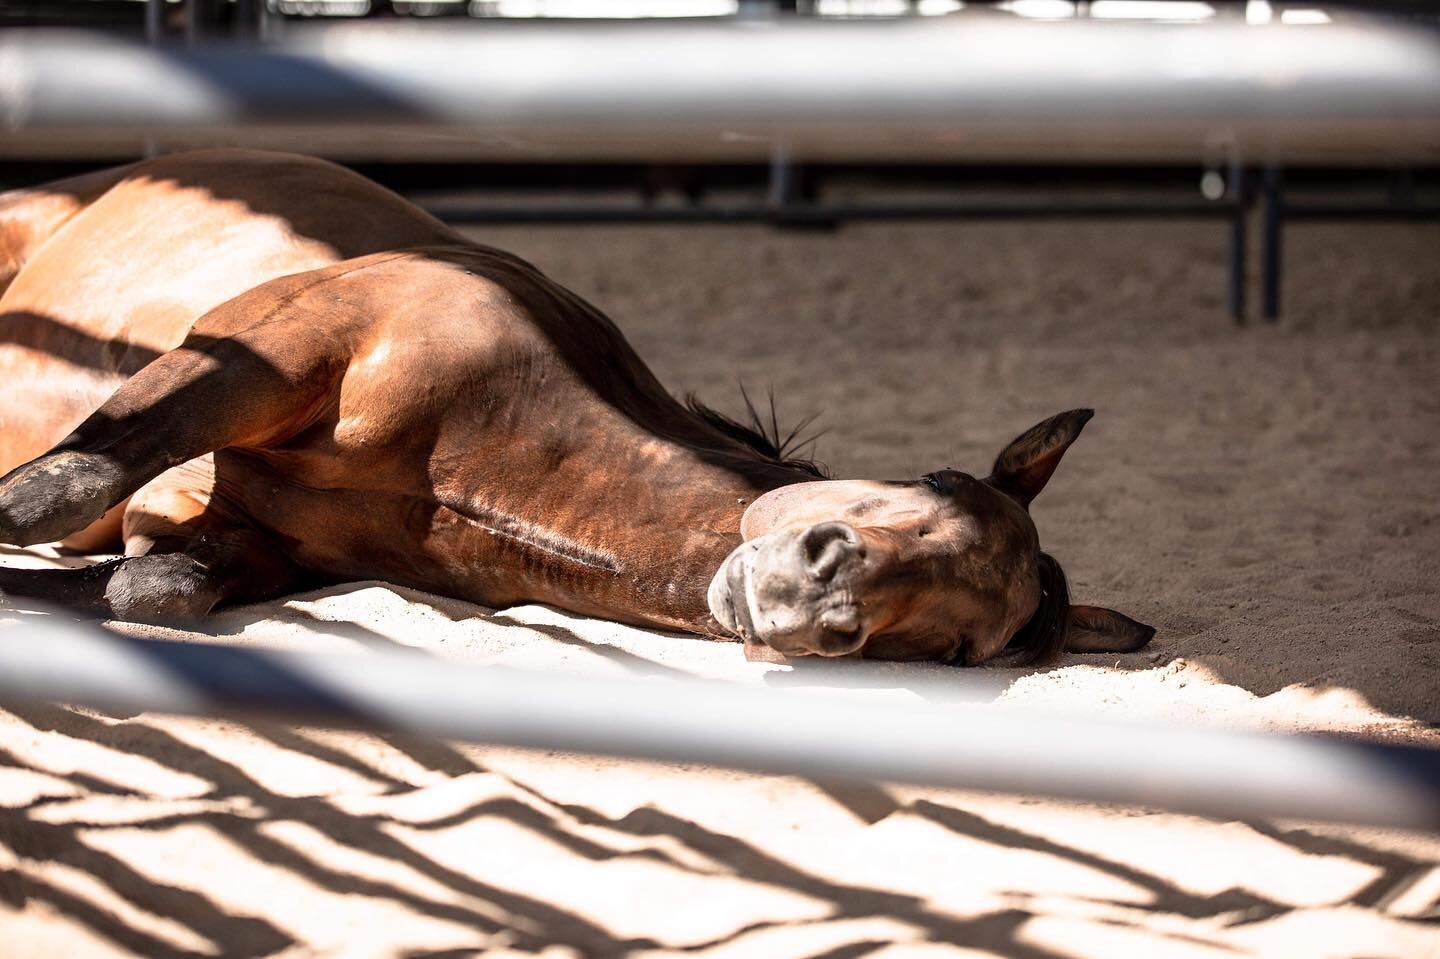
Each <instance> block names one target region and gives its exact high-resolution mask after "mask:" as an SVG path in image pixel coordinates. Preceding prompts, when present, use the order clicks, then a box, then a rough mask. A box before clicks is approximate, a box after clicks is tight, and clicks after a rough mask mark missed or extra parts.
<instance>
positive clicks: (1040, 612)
mask: <svg viewBox="0 0 1440 959" xmlns="http://www.w3.org/2000/svg"><path fill="white" fill-rule="evenodd" d="M0 383H3V394H0V470H9V472H8V474H7V475H5V476H4V478H3V479H0V542H3V543H10V544H17V545H28V544H32V543H42V542H49V541H53V540H63V542H64V543H65V544H66V545H68V546H70V547H72V548H75V549H81V550H89V551H103V550H105V549H107V548H113V547H114V545H115V544H117V542H118V541H119V540H121V539H123V544H124V554H125V555H124V557H123V558H121V559H116V560H112V561H109V562H105V563H101V564H99V565H97V566H93V567H89V568H87V569H83V570H18V569H5V570H0V590H6V591H9V592H10V593H12V594H15V595H20V596H30V597H35V598H40V599H46V600H50V601H52V602H60V603H64V604H66V605H68V606H70V607H73V608H75V609H78V610H82V611H85V612H88V613H90V614H94V615H102V616H110V617H116V618H120V619H127V620H139V621H152V622H165V621H175V620H184V619H188V618H193V617H197V616H201V615H204V614H205V613H207V612H209V611H210V610H211V609H212V608H214V607H215V606H217V605H219V604H226V603H241V602H253V601H259V600H264V599H269V598H272V597H275V596H279V595H282V594H284V593H286V592H292V591H295V590H297V589H300V588H304V587H306V586H310V585H314V584H316V583H318V582H326V581H329V582H334V581H342V580H355V579H384V580H389V581H391V582H396V583H402V584H405V585H408V586H413V587H417V588H420V589H424V590H429V591H432V592H437V593H444V594H448V595H451V596H456V597H461V598H464V599H468V600H473V601H475V602H478V603H484V604H486V605H489V606H504V605H508V604H513V603H519V602H524V601H538V602H543V603H550V604H553V605H555V606H559V607H562V608H564V609H568V610H573V611H575V612H579V613H583V614H586V615H591V616H598V617H603V618H606V619H613V620H619V621H622V622H627V623H636V624H643V625H651V626H661V627H668V628H675V629H681V630H687V631H690V632H694V633H701V634H708V635H711V636H723V637H730V638H733V637H740V638H741V639H743V640H744V641H746V642H747V643H749V644H753V645H755V646H756V647H759V646H761V645H763V646H765V647H769V650H770V651H773V652H775V653H779V654H781V655H787V656H798V655H820V656H844V655H851V654H855V655H862V656H864V657H867V658H879V659H931V660H942V661H945V662H963V663H978V662H981V661H983V660H986V659H989V658H990V657H993V656H995V655H997V654H999V653H1001V652H1002V651H1004V650H1007V649H1008V650H1009V651H1010V652H1018V653H1021V654H1023V657H1024V658H1025V659H1027V660H1029V661H1043V660H1048V659H1053V658H1054V657H1055V656H1056V655H1058V654H1059V653H1060V652H1061V651H1062V650H1063V649H1066V648H1069V649H1072V650H1080V651H1129V650H1134V649H1138V648H1139V647H1141V646H1143V645H1144V644H1145V643H1146V642H1147V641H1148V640H1149V639H1150V637H1151V636H1152V635H1153V633H1154V630H1153V629H1151V628H1150V627H1148V626H1143V625H1141V624H1139V623H1136V622H1134V621H1133V620H1130V619H1128V618H1126V617H1124V616H1122V615H1120V614H1118V613H1115V612H1112V611H1110V610H1104V609H1100V608H1098V607H1089V606H1070V605H1069V600H1068V594H1067V589H1066V585H1065V579H1064V575H1063V574H1062V573H1061V571H1060V569H1059V567H1058V566H1057V565H1056V564H1055V562H1054V561H1053V560H1052V559H1050V558H1049V557H1048V556H1047V555H1046V554H1044V553H1042V552H1040V549H1039V541H1038V538H1037V535H1036V531H1035V526H1034V524H1033V523H1032V522H1031V520H1030V516H1029V513H1028V511H1027V507H1028V504H1029V503H1030V501H1031V500H1032V499H1033V498H1034V497H1035V495H1036V494H1038V493H1039V492H1040V490H1041V489H1042V488H1043V487H1044V486H1045V483H1046V481H1048V480H1049V479H1050V475H1051V474H1052V473H1053V472H1054V471H1055V467H1056V465H1057V464H1058V463H1059V461H1060V457H1061V456H1062V455H1063V454H1064V452H1065V450H1066V448H1067V447H1069V445H1070V444H1071V442H1073V441H1074V439H1075V438H1076V436H1078V435H1079V433H1080V430H1081V428H1082V427H1083V426H1084V424H1085V422H1086V421H1087V420H1088V419H1089V418H1090V411H1089V410H1072V411H1070V412H1068V413H1061V414H1059V415H1057V416H1053V417H1051V418H1050V419H1048V420H1046V421H1045V422H1043V423H1041V424H1040V425H1038V426H1036V427H1034V428H1033V429H1031V430H1029V431H1028V432H1026V433H1025V434H1023V435H1022V436H1020V437H1019V438H1018V439H1017V440H1015V442H1013V443H1011V444H1010V445H1009V446H1008V447H1006V449H1005V450H1004V451H1003V452H1002V453H1001V454H1000V456H999V458H998V459H997V460H996V462H995V466H994V469H993V470H992V471H991V473H990V475H989V476H988V477H985V478H984V479H977V478H975V477H973V476H969V475H967V474H965V473H961V472H957V471H955V470H942V471H940V472H937V473H932V474H930V475H928V476H925V477H922V478H920V479H916V480H907V481H901V482H888V481H887V482H880V481H872V480H831V479H826V478H825V477H824V476H823V475H822V474H821V473H820V472H819V471H818V470H817V469H816V468H815V467H814V466H813V465H811V464H807V463H803V462H797V461H792V460H787V459H785V458H784V457H783V456H782V455H781V451H780V450H778V449H777V448H776V443H775V442H774V439H773V438H771V437H767V436H764V435H762V434H761V432H760V431H757V430H754V429H751V428H748V427H745V426H742V425H740V424H738V423H736V422H733V421H730V420H727V419H725V418H724V417H721V416H719V415H717V414H715V413H713V412H711V411H709V410H707V409H705V408H704V407H702V406H700V405H698V404H696V403H693V402H692V403H690V404H688V405H686V404H682V403H680V402H677V401H676V400H675V399H673V398H672V397H671V396H670V395H669V394H668V393H667V392H666V391H665V390H664V388H663V387H661V385H660V383H659V382H658V381H656V379H655V378H654V376H653V375H652V374H651V373H650V371H649V370H648V369H647V368H646V367H645V365H644V364H643V363H642V362H641V360H640V358H639V357H638V356H636V355H635V353H634V352H633V351H632V350H631V348H630V347H629V345H628V344H627V343H626V342H625V340H624V338H623V337H622V336H621V334H620V332H619V331H618V330H617V329H616V328H615V327H614V326H613V325H612V324H611V323H610V321H609V320H607V319H606V318H605V317H604V316H603V315H601V314H600V313H599V312H598V311H597V310H595V309H594V308H593V307H591V306H590V305H589V304H587V303H585V302H584V301H582V300H580V299H579V298H578V297H576V296H575V295H573V294H572V293H570V292H568V291H567V290H565V289H563V288H562V287H560V286H559V285H557V284H556V283H554V282H553V281H551V280H550V279H548V278H547V277H545V276H544V275H543V274H541V273H540V272H539V271H538V270H536V269H535V268H534V267H532V266H530V265H529V264H528V263H525V262H524V261H522V260H519V259H517V258H516V257H514V256H511V255H509V254H507V253H503V252H501V251H499V250H495V249H491V248H489V247H485V246H481V245H479V244H475V243H471V242H469V241H467V240H465V239H464V238H462V237H461V236H459V235H458V234H456V233H454V232H452V231H451V230H450V229H448V228H447V227H445V226H444V225H443V224H441V223H440V222H438V221H436V220H434V219H433V218H431V217H430V216H428V215H426V214H425V213H423V212H422V211H420V210H418V209H416V208H415V207H414V206H411V205H410V204H408V203H406V202H405V201H404V200H402V199H400V198H399V197H397V196H395V195H394V194H392V193H390V192H388V191H387V190H384V189H382V188H381V187H379V186H377V185H376V184H374V183H371V182H369V181H367V180H365V179H363V178H361V177H359V176H357V175H356V174H354V173H351V172H349V171H347V170H345V169H342V168H340V167H337V166H334V165H332V164H329V163H325V162H321V161H317V160H313V159H307V158H302V157H296V156H285V155H277V154H267V153H257V152H249V151H237V150H217V151H206V152H202V153H192V154H183V155H176V156H169V157H165V158H162V159H157V160H150V161H146V162H143V163H139V164H135V165H132V166H129V167H124V168H121V169H117V170H111V171H106V172H103V173H98V174H91V175H88V176H84V177H79V178H75V179H72V180H67V181H62V182H59V183H55V184H53V185H51V186H49V187H46V188H41V189H36V190H22V191H17V192H13V193H9V194H4V195H0ZM77 424H78V425H77Z"/></svg>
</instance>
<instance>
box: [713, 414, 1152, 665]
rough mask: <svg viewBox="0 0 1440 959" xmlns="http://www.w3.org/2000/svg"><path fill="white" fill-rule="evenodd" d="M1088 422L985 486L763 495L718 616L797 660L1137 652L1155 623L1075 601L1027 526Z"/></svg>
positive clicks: (720, 597)
mask: <svg viewBox="0 0 1440 959" xmlns="http://www.w3.org/2000/svg"><path fill="white" fill-rule="evenodd" d="M1092 415H1093V414H1092V411H1090V410H1071V411H1070V412H1068V413H1061V414H1059V415H1057V416H1052V417H1051V418H1050V419H1048V420H1046V421H1045V422H1043V423H1041V424H1039V425H1038V426H1035V427H1034V428H1032V429H1030V430H1028V431H1027V432H1025V433H1024V434H1023V435H1021V436H1020V437H1019V438H1018V439H1016V440H1015V441H1014V442H1013V443H1011V444H1010V445H1009V446H1007V447H1006V448H1005V450H1004V451H1003V452H1002V453H1001V454H1000V456H999V458H998V459H996V461H995V466H994V468H993V469H992V470H991V473H990V475H989V476H987V477H985V478H984V479H977V478H975V477H973V476H970V475H968V474H966V473H961V472H958V471H956V470H950V469H946V470H941V471H939V472H936V473H930V474H929V475H927V476H924V477H921V478H920V479H918V480H908V481H898V482H879V481H871V480H820V481H816V482H812V483H797V484H794V485H792V486H785V487H781V488H780V489H777V490H774V491H772V492H770V493H767V494H765V495H764V496H762V497H760V498H759V499H757V500H756V501H755V502H754V503H752V504H751V505H750V507H749V508H748V509H747V510H746V511H745V516H744V519H743V520H742V521H741V534H742V535H743V536H744V539H745V542H744V543H743V544H742V545H741V546H740V547H739V548H737V549H736V550H735V551H734V552H733V553H731V554H730V556H729V557H727V558H726V560H725V562H724V564H723V565H722V566H721V567H720V571H719V572H718V573H716V574H715V578H714V579H713V580H712V581H711V583H710V591H709V597H708V598H709V604H710V611H711V612H712V613H713V614H714V616H715V618H716V619H718V620H719V621H720V622H721V624H723V625H724V626H725V627H727V628H728V629H730V630H732V631H733V632H735V633H736V634H738V635H739V636H741V637H742V638H743V639H745V641H746V642H747V643H751V644H763V645H764V646H767V647H769V648H770V649H772V650H774V651H775V652H778V653H780V654H782V655H786V656H804V655H816V656H844V655H848V654H854V653H862V654H863V655H864V656H866V657H867V658H875V659H933V660H942V661H945V662H963V663H966V664H974V663H979V662H982V661H984V660H986V659H989V658H991V657H992V656H995V655H996V654H997V653H1000V652H1001V651H1002V650H1005V649H1006V648H1007V647H1010V648H1012V650H1014V651H1016V652H1021V653H1023V654H1024V655H1025V658H1026V659H1027V660H1029V661H1040V660H1045V659H1050V658H1053V657H1054V656H1056V655H1058V654H1059V653H1060V652H1061V651H1062V650H1063V649H1065V648H1069V649H1074V650H1079V651H1085V652H1110V651H1115V652H1119V651H1131V650H1135V649H1139V648H1140V647H1141V646H1143V645H1145V643H1147V642H1148V641H1149V640H1150V637H1151V636H1153V635H1154V632H1155V631H1154V630H1153V629H1152V628H1151V627H1149V626H1144V625H1142V624H1140V623H1137V622H1135V621H1134V620H1131V619H1129V618H1127V617H1125V616H1122V615H1120V614H1119V613H1116V612H1113V611H1111V610H1106V609H1100V608H1098V607H1093V606H1070V605H1069V594H1068V590H1067V587H1066V584H1065V576H1064V573H1062V572H1061V571H1060V567H1059V566H1058V565H1057V564H1056V563H1055V561H1054V560H1052V559H1051V558H1050V557H1049V556H1047V555H1046V554H1044V553H1042V552H1041V551H1040V543H1039V537H1038V536H1037V534H1036V532H1035V524H1034V523H1033V522H1032V521H1031V519H1030V513H1029V505H1030V501H1031V500H1032V499H1034V498H1035V496H1036V495H1037V494H1038V493H1039V492H1040V490H1041V489H1043V488H1044V486H1045V484H1046V482H1047V481H1048V480H1049V479H1050V476H1051V474H1052V473H1054V472H1055V467H1056V466H1057V465H1059V463H1060V458H1061V456H1063V455H1064V453H1065V450H1066V449H1067V448H1068V447H1069V446H1070V444H1071V443H1072V442H1074V441H1075V438H1076V437H1077V436H1079V435H1080V430H1081V429H1082V428H1083V427H1084V426H1085V423H1086V422H1087V421H1088V420H1089V419H1090V417H1091V416H1092Z"/></svg>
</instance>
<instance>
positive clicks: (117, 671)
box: [0, 615, 1440, 830]
mask: <svg viewBox="0 0 1440 959" xmlns="http://www.w3.org/2000/svg"><path fill="white" fill-rule="evenodd" d="M739 654H740V650H739V648H738V647H737V649H736V655H737V656H738V655H739ZM35 700H38V701H51V702H63V703H72V704H79V705H87V706H93V707H97V708H100V709H114V710H121V711H127V712H133V711H148V710H153V711H157V712H167V713H182V714H191V715H201V716H210V715H219V716H230V717H237V718H246V717H255V718H260V717H265V718H272V719H275V718H280V719H288V720H291V721H295V722H301V723H309V724H315V725H323V726H335V727H345V728H357V729H377V730H396V731H404V732H410V733H423V734H429V735H434V736H440V737H445V738H448V739H460V740H471V741H475V742H486V743H498V744H504V745H510V746H522V747H533V748H540V749H561V750H573V751H579V752H592V753H601V754H606V755H617V756H632V757H638V758H643V759H652V760H663V761H678V762H687V763H709V764H714V765H719V766H730V767H735V768H739V769H751V770H757V771H762V772H769V773H780V774H793V775H801V776H813V777H823V778H828V779H837V778H840V779H844V778H848V779H864V780H881V781H896V782H909V783H919V784H924V785H932V786H946V787H959V788H965V789H982V790H993V791H998V792H1007V793H1022V794H1035V795H1044V796H1056V797H1062V798H1067V799H1079V800H1095V801H1100V802H1116V803H1123V804H1128V805H1140V806H1159V807H1164V808H1168V809H1175V810H1179V811H1183V812H1190V813H1198V814H1202V815H1213V816H1221V817H1228V818H1250V819H1253V818H1268V817H1284V818H1297V819H1326V820H1337V821H1346V822H1356V823H1367V824H1372V825H1382V826H1400V827H1408V828H1416V829H1428V830H1437V829H1440V751H1437V750H1426V749H1418V748H1413V747H1403V746H1392V745H1383V744H1374V743H1369V744H1367V743H1356V742H1342V741H1337V740H1330V739H1322V738H1319V737H1311V736H1275V735H1262V734H1255V733H1237V732H1220V731H1215V730H1204V729H1199V728H1184V727H1162V726H1155V725H1138V724H1123V723H1113V722H1099V721H1096V720H1092V719H1079V718H1065V717H1055V716H1051V717H1046V716H1041V715H1035V714H1027V713H1022V712H1018V711H1015V710H1011V709H996V708H983V707H969V708H967V707H954V706H952V707H943V706H934V705H909V704H906V705H901V704H890V703H872V702H857V701H853V700H846V699H840V698H834V697H823V696H816V695H812V694H803V693H799V692H795V691H788V690H787V691H778V690H770V691H765V690H755V689H746V688H741V687H735V686H728V685H723V684H716V683H706V682H700V681H680V680H664V681H658V680H657V681H649V682H631V681H616V680H604V681H601V680H593V679H583V678H578V677H574V676H564V675H543V676H542V675H535V674H527V673H520V672H515V671H511V670H504V669H498V668H493V667H492V668H477V667H466V666H461V665H457V664H455V663H453V662H446V661H443V660H439V659H434V658H430V657H428V656H424V655H421V654H418V653H414V652H398V651H397V652H388V651H377V652H372V653H367V654H363V655H334V654H324V655H321V654H316V653H302V652H279V651H271V650H257V649H253V648H243V647H234V646H221V645H214V644H199V643H178V642H161V641H155V640H139V639H132V638H128V637H122V636H117V635H115V634H112V633H109V632H106V631H105V630H103V629H101V628H99V627H98V626H93V625H88V624H83V623H73V622H69V621H67V620H65V619H63V618H61V617H59V616H33V615H31V616H22V617H20V622H18V623H11V624H7V625H3V626H0V702H4V703H13V702H20V701H35Z"/></svg>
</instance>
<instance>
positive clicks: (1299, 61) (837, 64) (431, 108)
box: [0, 15, 1440, 165]
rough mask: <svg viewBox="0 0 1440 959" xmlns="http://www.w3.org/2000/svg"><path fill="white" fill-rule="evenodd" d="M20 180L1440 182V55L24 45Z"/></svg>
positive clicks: (826, 42)
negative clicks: (777, 168)
mask: <svg viewBox="0 0 1440 959" xmlns="http://www.w3.org/2000/svg"><path fill="white" fill-rule="evenodd" d="M0 132H3V135H0V156H12V157H13V156H26V155H29V156H54V155H56V154H57V153H64V152H69V153H72V154H74V155H85V156H95V155H116V154H117V152H118V153H127V154H128V155H134V154H135V153H137V152H139V149H140V147H141V146H142V145H143V143H144V142H145V141H144V138H145V137H146V136H151V137H159V138H160V142H161V143H162V144H163V145H164V146H166V147H172V148H173V147H181V146H187V145H201V144H213V143H217V142H229V143H240V144H250V145H257V146H269V147H272V148H282V149H283V148H298V149H302V150H305V151H307V152H312V153H322V154H329V155H332V156H337V157H341V158H346V157H351V158H353V157H358V156H363V157H367V158H372V159H387V158H388V159H435V158H455V159H485V160H505V161H511V162H515V161H533V160H606V159H611V160H615V159H639V160H646V161H659V160H667V159H668V160H694V161H756V160H760V161H764V160H769V159H771V158H773V157H775V156H777V155H780V156H783V157H784V158H785V159H787V160H796V161H871V160H903V161H907V162H918V161H949V162H971V161H1004V160H1032V161H1061V162H1084V161H1106V162H1135V163H1143V162H1158V161H1165V162H1186V163H1190V162H1195V163H1211V164H1216V165H1221V164H1225V163H1228V162H1243V163H1248V164H1261V165H1263V164H1287V165H1293V164H1297V163H1327V164H1345V163H1359V164H1367V165H1385V164H1390V163H1395V164H1404V163H1433V162H1437V160H1440V37H1437V35H1436V33H1435V32H1433V31H1430V30H1425V29H1420V28H1417V27H1413V26H1406V25H1405V24H1404V22H1403V21H1386V20H1380V19H1371V18H1368V17H1365V16H1362V15H1349V16H1341V17H1340V18H1339V19H1338V20H1337V22H1335V23H1330V24H1325V25H1323V26H1305V27H1297V26H1293V25H1284V24H1280V23H1273V24H1269V25H1263V26H1261V25H1253V24H1246V23H1244V22H1242V21H1238V20H1230V19H1226V20H1223V21H1217V22H1213V23H1207V24H1193V23H1191V24H1174V23H1130V22H1124V23H1120V22H1098V21H1076V22H1065V23H1044V22H1028V21H1025V20H1022V19H1020V18H1015V17H1003V16H984V15H977V16H973V17H972V16H960V17H953V18H951V17H937V18H911V19H903V20H898V21H885V22H845V21H841V22H815V21H789V20H783V19H780V20H761V21H738V22H709V23H664V22H661V23H630V24H624V25H620V24H603V23H602V24H596V23H588V24H587V23H572V24H515V23H494V22H491V23H463V24H458V25H457V24H453V23H447V24H403V25H402V24H395V23H390V24H378V23H375V24H370V23H359V24H337V25H330V26H317V27H314V28H313V29H292V30H290V31H288V32H287V34H286V36H285V38H284V40H283V42H278V43H275V44H268V45H266V46H264V47H255V48H245V47H221V46H217V47H212V48H208V49H207V48H203V47H202V48H196V49H177V48H169V47H163V46H161V47H147V46H145V45H143V44H140V43H138V42H134V43H132V42H126V41H123V40H120V39H116V38H114V37H106V36H101V35H89V34H77V33H76V32H73V31H49V32H47V31H40V30H13V31H9V32H8V33H4V34H0Z"/></svg>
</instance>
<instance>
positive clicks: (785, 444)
mask: <svg viewBox="0 0 1440 959" xmlns="http://www.w3.org/2000/svg"><path fill="white" fill-rule="evenodd" d="M740 395H741V396H742V397H744V399H745V413H746V417H747V418H748V419H749V422H748V423H742V422H740V421H739V420H735V419H731V418H730V417H728V416H726V415H725V414H724V413H720V412H717V411H716V410H713V409H711V408H710V407H708V406H706V405H705V404H704V403H702V402H700V400H699V399H698V398H697V397H696V396H695V394H693V393H688V394H686V396H685V400H684V402H685V408H686V409H688V410H689V411H690V412H692V413H694V414H695V415H696V416H698V417H700V418H701V419H702V420H704V421H705V422H706V423H709V424H710V425H711V426H713V427H715V429H717V430H719V431H720V432H721V433H724V434H725V435H726V436H728V437H730V438H731V439H732V440H736V441H737V442H740V443H743V444H744V445H746V446H748V447H750V449H752V450H754V451H755V452H756V453H759V454H760V455H761V456H763V457H764V458H765V459H767V460H769V461H771V462H772V463H776V464H778V465H780V466H785V467H788V468H790V469H795V470H799V471H800V472H802V473H808V474H810V475H811V476H814V477H815V478H816V479H829V478H830V471H829V470H828V469H827V468H826V467H825V464H823V463H819V462H816V461H815V460H813V459H809V458H808V457H803V456H796V455H795V454H796V453H798V452H800V451H801V450H803V449H805V448H806V447H809V448H810V451H811V452H812V453H813V452H814V448H815V441H816V440H818V439H819V438H820V437H821V436H822V435H824V432H825V431H824V430H821V431H820V432H818V433H812V434H810V435H809V436H805V437H803V438H802V437H801V434H802V433H804V431H805V428H806V427H808V426H809V425H810V424H811V423H814V422H815V420H816V418H817V417H818V416H819V415H820V414H818V413H813V414H811V415H810V416H807V417H805V418H804V419H802V420H801V421H800V422H799V423H798V424H796V426H795V428H794V429H792V430H790V431H789V432H788V433H786V434H785V435H784V436H782V435H781V434H780V418H779V415H778V414H777V413H776V410H775V393H774V392H773V391H771V392H769V394H768V396H769V400H770V416H769V420H768V422H767V420H766V418H765V417H763V416H761V415H760V411H759V410H757V409H756V408H755V404H754V403H752V402H751V401H750V394H749V393H747V392H745V387H744V386H743V385H742V386H741V387H740Z"/></svg>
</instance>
